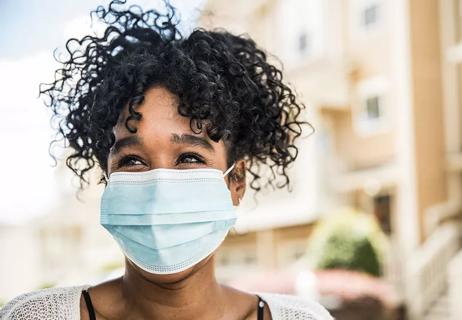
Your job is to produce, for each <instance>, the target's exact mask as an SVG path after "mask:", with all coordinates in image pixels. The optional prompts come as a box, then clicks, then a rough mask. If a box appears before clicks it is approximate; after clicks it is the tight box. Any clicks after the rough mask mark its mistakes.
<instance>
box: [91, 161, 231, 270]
mask: <svg viewBox="0 0 462 320" xmlns="http://www.w3.org/2000/svg"><path fill="white" fill-rule="evenodd" d="M233 167H234V165H233V166H231V167H230V168H229V169H228V170H226V172H225V173H224V174H223V173H222V172H221V171H220V170H216V169H186V170H177V169H154V170H151V171H145V172H114V173H112V174H111V176H110V177H109V181H108V184H107V186H106V189H105V190H104V193H103V196H102V200H101V215H100V222H101V224H102V225H103V226H104V227H105V228H106V229H107V230H108V231H109V233H111V235H112V236H113V237H114V239H115V240H116V241H117V243H118V244H119V246H120V247H121V249H122V251H123V252H124V254H125V256H126V257H127V258H128V259H130V260H131V261H132V262H133V263H134V264H135V265H137V266H138V267H140V268H141V269H143V270H145V271H147V272H150V273H155V274H172V273H177V272H181V271H183V270H186V269H188V268H190V267H191V266H193V265H195V264H197V263H199V262H200V261H201V260H203V259H204V258H206V257H207V256H209V255H210V254H211V253H212V252H214V251H215V249H217V248H218V246H219V245H220V244H221V243H222V242H223V240H224V238H225V237H226V235H227V234H228V231H229V230H230V228H231V227H232V226H233V225H234V223H235V221H236V213H235V210H234V207H233V203H232V200H231V193H230V191H229V190H228V188H227V186H226V183H225V180H224V176H225V175H226V174H228V173H229V172H230V171H231V170H232V169H233Z"/></svg>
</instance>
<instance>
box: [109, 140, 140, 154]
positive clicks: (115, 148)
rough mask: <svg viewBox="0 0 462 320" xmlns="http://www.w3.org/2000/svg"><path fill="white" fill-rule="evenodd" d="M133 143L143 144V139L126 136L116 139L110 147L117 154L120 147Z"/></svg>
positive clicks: (132, 144)
mask: <svg viewBox="0 0 462 320" xmlns="http://www.w3.org/2000/svg"><path fill="white" fill-rule="evenodd" d="M134 145H143V140H142V139H141V138H140V137H138V136H128V137H125V138H122V139H120V140H117V141H116V142H115V143H114V146H113V147H112V153H113V154H117V153H119V152H120V150H121V149H123V148H126V147H129V146H134Z"/></svg>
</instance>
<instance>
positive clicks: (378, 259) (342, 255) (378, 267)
mask: <svg viewBox="0 0 462 320" xmlns="http://www.w3.org/2000/svg"><path fill="white" fill-rule="evenodd" d="M385 247H386V239H385V235H384V234H383V233H382V232H381V230H380V227H379V226H378V225H377V223H376V221H375V219H374V218H373V217H372V216H371V215H367V214H364V213H359V212H357V211H354V210H351V209H348V210H342V211H340V212H339V213H336V214H331V215H329V216H327V217H326V218H325V219H323V220H322V221H320V223H319V224H318V225H317V226H316V227H315V230H314V231H313V234H312V236H311V238H310V245H309V255H310V260H311V262H312V264H313V265H314V267H315V268H317V269H347V270H355V271H362V272H366V273H368V274H371V275H373V276H380V275H382V272H383V268H382V265H383V259H384V257H383V255H384V251H385Z"/></svg>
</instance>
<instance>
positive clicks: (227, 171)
mask: <svg viewBox="0 0 462 320" xmlns="http://www.w3.org/2000/svg"><path fill="white" fill-rule="evenodd" d="M235 164H236V163H233V165H232V166H231V167H229V168H228V170H226V171H225V173H223V177H226V176H227V175H228V173H230V172H231V171H232V170H233V169H234V166H235Z"/></svg>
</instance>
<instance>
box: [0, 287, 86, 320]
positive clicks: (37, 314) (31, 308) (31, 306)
mask: <svg viewBox="0 0 462 320" xmlns="http://www.w3.org/2000/svg"><path fill="white" fill-rule="evenodd" d="M86 287H88V286H74V287H60V288H49V289H42V290H37V291H32V292H28V293H24V294H21V295H19V296H17V297H16V298H14V299H13V300H11V301H10V302H8V303H7V304H6V305H5V306H4V307H3V308H2V309H0V319H1V320H7V319H8V320H22V319H79V318H80V295H81V292H82V289H85V288H86Z"/></svg>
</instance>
